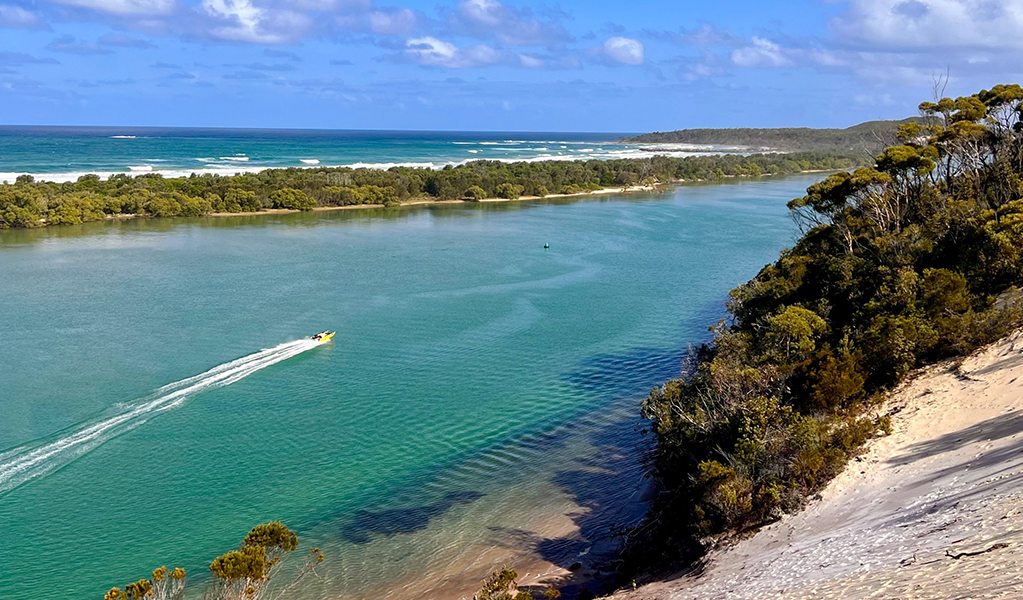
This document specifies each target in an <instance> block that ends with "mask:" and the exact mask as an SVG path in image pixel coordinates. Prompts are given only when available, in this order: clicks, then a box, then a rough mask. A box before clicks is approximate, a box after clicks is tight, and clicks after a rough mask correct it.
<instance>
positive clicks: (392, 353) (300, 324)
mask: <svg viewBox="0 0 1023 600" xmlns="http://www.w3.org/2000/svg"><path fill="white" fill-rule="evenodd" d="M816 179H817V178H809V177H797V178H790V179H784V180H775V181H771V180H764V181H761V182H748V183H741V184H729V185H716V186H700V187H695V186H694V187H680V188H677V189H675V190H672V191H669V192H666V193H660V194H650V195H645V196H642V195H632V196H628V197H606V198H602V199H586V200H583V201H574V202H561V203H556V202H549V203H522V204H503V205H475V206H468V205H467V206H454V207H451V206H444V207H436V208H431V209H403V210H394V211H383V210H381V211H377V212H363V211H341V212H329V213H316V214H302V215H286V216H277V217H238V218H225V219H203V220H149V221H144V220H139V221H128V222H119V223H99V224H90V225H86V226H81V227H61V228H51V229H47V230H38V231H7V232H2V233H0V449H6V450H7V452H6V453H3V454H0V531H3V533H4V542H3V544H0V564H2V565H3V568H2V569H0V597H2V598H4V599H5V600H29V599H31V600H47V599H51V598H52V599H65V598H100V597H101V596H102V594H103V592H104V591H105V590H106V589H108V588H109V587H111V586H112V585H115V584H120V585H123V584H124V583H126V582H128V581H132V580H135V579H138V578H139V577H142V576H144V575H146V573H147V572H148V571H149V570H151V569H152V568H153V567H155V566H159V565H162V564H168V565H180V566H183V567H185V568H186V569H188V570H189V572H190V573H193V574H194V576H193V582H192V583H193V584H199V585H193V586H192V587H193V589H196V590H197V589H200V587H201V583H202V580H203V577H204V575H203V574H204V571H205V567H206V565H208V563H209V560H210V559H211V558H212V557H214V556H216V555H217V554H220V553H222V552H224V551H226V550H229V549H231V548H233V547H235V546H236V544H237V543H238V541H239V540H240V539H241V537H243V536H244V534H245V532H246V531H247V530H248V529H249V528H250V527H251V526H252V525H253V524H255V523H258V522H262V521H266V520H270V519H281V520H283V521H285V522H286V523H287V524H289V525H291V526H293V527H294V528H295V529H296V530H297V531H298V532H299V536H300V539H301V540H302V541H303V542H308V543H311V544H315V545H318V546H321V547H322V548H323V549H324V551H325V553H326V555H327V560H326V562H325V564H324V566H323V567H322V569H321V574H322V575H323V578H322V579H321V580H310V583H309V584H308V585H306V586H305V587H304V589H303V590H302V592H301V594H300V596H302V597H308V598H323V597H351V598H360V597H363V598H364V597H374V598H379V597H386V596H388V595H394V596H395V597H397V596H400V593H401V592H400V590H402V589H407V586H409V585H410V584H409V582H410V581H415V580H416V578H417V577H419V576H422V575H423V574H430V573H440V572H444V573H446V574H447V575H449V576H451V577H455V578H457V577H458V575H459V574H460V573H469V572H470V571H472V576H473V577H475V576H476V571H473V569H476V570H479V569H480V568H482V567H481V566H480V565H476V566H474V567H470V566H468V565H469V563H471V562H472V559H473V558H474V557H475V556H476V555H477V554H478V553H479V552H482V551H484V550H486V549H490V548H494V547H501V548H508V549H509V551H510V552H512V553H513V556H514V557H517V559H519V558H523V557H525V556H526V555H528V554H530V553H540V554H543V555H544V556H546V557H547V558H549V559H551V560H554V561H555V562H564V563H566V564H569V563H570V562H574V561H575V560H578V558H577V557H578V556H580V555H583V556H585V555H586V553H587V552H588V551H589V550H590V549H591V547H592V545H593V543H594V542H595V541H597V540H598V539H599V538H601V536H603V535H604V534H605V533H606V528H607V526H608V525H610V524H611V523H622V522H627V521H629V520H630V519H634V518H635V517H636V513H635V510H634V507H635V502H632V503H631V505H630V503H629V502H628V501H627V500H628V498H630V497H631V498H633V499H634V498H635V496H634V495H635V494H636V492H637V489H639V488H640V487H641V484H642V471H641V469H640V467H639V463H638V461H637V458H636V457H637V453H638V448H637V447H638V445H639V444H640V442H641V437H642V436H641V434H640V433H639V431H638V402H637V400H638V399H639V398H641V397H642V396H643V395H644V394H645V392H646V391H647V390H648V389H649V388H650V387H651V386H653V385H655V384H656V383H658V382H659V381H661V380H663V379H664V378H666V377H670V376H671V375H672V374H674V373H676V372H677V370H678V360H679V358H680V356H681V354H682V352H683V349H684V346H685V344H686V343H687V342H697V341H700V340H703V339H706V337H707V335H708V334H707V326H708V325H709V324H712V323H713V322H714V321H715V320H716V319H717V318H719V317H720V316H722V315H723V307H722V304H723V301H724V299H725V295H726V293H727V291H728V289H729V288H731V287H733V286H734V285H736V284H737V283H739V282H741V281H744V280H746V279H748V278H749V277H751V276H752V275H754V274H755V273H756V272H757V271H758V270H759V269H760V268H761V267H762V266H763V265H764V264H765V263H767V262H769V261H771V260H772V259H773V258H774V257H776V255H777V252H778V250H779V249H781V248H783V247H785V246H788V245H790V244H791V243H792V242H793V240H794V235H795V230H794V226H793V224H792V223H791V221H790V220H789V217H788V215H787V211H786V209H785V202H786V201H787V200H789V199H791V198H793V197H795V196H797V195H801V194H802V193H803V190H804V189H805V188H806V186H807V185H809V184H810V183H812V182H813V181H815V180H816ZM545 242H546V243H550V249H549V250H544V247H543V246H544V243H545ZM323 329H332V330H333V329H337V330H338V337H337V340H336V342H335V343H333V344H328V345H323V346H318V347H314V348H311V349H306V348H305V347H300V345H292V346H282V344H286V343H288V342H292V341H294V340H298V339H300V338H302V337H303V336H308V335H310V334H312V333H315V332H317V331H321V330H323ZM274 348H276V349H275V350H271V351H269V352H267V353H265V354H263V355H259V356H256V357H254V358H252V357H250V358H248V359H245V360H243V361H242V362H240V363H232V364H228V363H231V361H235V360H237V359H240V358H242V357H246V356H250V355H252V354H253V353H256V352H258V351H260V350H262V349H274ZM286 354H293V356H291V357H290V358H286V359H283V358H284V356H285V355H286ZM223 365H227V366H223ZM218 366H221V367H220V370H219V371H214V372H213V373H212V374H209V375H206V376H204V377H203V378H199V379H192V380H188V378H190V377H194V376H196V375H199V374H200V373H204V372H207V371H209V370H210V369H214V368H217V367H218ZM235 375H238V376H240V375H247V376H246V377H244V378H237V377H235ZM218 378H219V379H218ZM183 380H187V381H184V382H183ZM176 382H183V383H177V384H176V386H172V387H171V388H167V389H163V390H160V388H162V387H163V386H167V385H168V384H175V383H176ZM108 425H109V427H107V426H108ZM90 427H92V428H93V429H90ZM96 427H98V429H97V428H96ZM90 432H91V433H90ZM93 434H95V435H93ZM83 436H84V437H83ZM90 436H91V437H90ZM0 452H3V450H0ZM5 469H6V470H5ZM5 482H6V483H5ZM630 506H631V507H632V508H630ZM573 507H576V508H579V507H583V508H584V509H586V510H582V511H579V510H577V511H576V512H575V513H574V515H575V516H574V518H575V519H576V523H577V525H578V526H579V527H580V528H581V530H582V531H581V533H580V534H577V535H574V536H570V537H569V538H565V539H545V538H543V536H542V535H540V536H537V535H534V534H530V533H529V532H530V531H531V530H530V526H531V525H533V524H535V523H536V522H537V520H538V519H540V520H542V518H543V516H544V515H549V514H557V513H559V512H563V511H566V510H568V511H570V510H572V508H573ZM598 507H599V509H598ZM534 530H535V528H534ZM602 532H603V533H602ZM495 556H496V555H495ZM495 560H497V558H495ZM484 562H485V561H484ZM486 566H500V565H486ZM438 577H439V576H438Z"/></svg>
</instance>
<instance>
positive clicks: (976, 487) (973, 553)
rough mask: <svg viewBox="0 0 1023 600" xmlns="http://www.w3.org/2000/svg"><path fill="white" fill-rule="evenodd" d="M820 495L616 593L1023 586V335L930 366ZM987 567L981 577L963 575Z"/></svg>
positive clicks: (943, 591)
mask: <svg viewBox="0 0 1023 600" xmlns="http://www.w3.org/2000/svg"><path fill="white" fill-rule="evenodd" d="M882 411H883V412H884V413H885V414H887V415H889V416H890V417H891V419H892V433H891V434H890V435H887V436H884V437H879V438H876V439H874V440H872V441H871V442H870V443H869V444H868V445H867V447H866V448H865V452H864V453H863V454H862V455H860V456H858V457H856V458H854V459H853V460H851V461H850V462H849V464H848V465H847V466H846V468H845V470H844V471H843V472H842V473H841V474H839V475H838V476H837V477H836V478H835V479H834V480H833V481H832V482H831V483H830V484H829V485H828V486H827V487H826V488H825V489H824V490H822V491H821V493H820V495H819V497H818V499H817V500H816V501H814V502H813V503H811V504H810V505H809V506H807V507H806V508H805V509H803V510H802V511H800V512H798V513H794V514H790V515H786V516H785V517H784V518H783V519H782V520H781V521H778V522H776V523H773V524H771V525H768V526H766V527H764V528H763V529H761V530H760V531H759V532H757V533H755V534H753V535H752V536H750V537H747V538H745V539H743V540H741V541H739V542H737V543H735V544H734V545H730V546H727V547H724V548H721V549H718V550H714V551H712V552H711V553H710V554H709V555H708V556H707V557H706V559H705V561H704V562H703V563H702V567H703V568H701V569H698V571H699V574H697V575H686V574H678V575H675V576H674V577H666V578H662V579H661V580H659V581H655V582H651V583H649V584H647V585H645V586H642V587H640V588H639V589H637V590H635V591H633V590H629V591H620V592H618V593H616V594H613V595H612V596H610V597H612V598H615V599H617V600H660V599H663V598H685V599H686V600H712V599H713V600H716V599H717V598H722V597H728V598H736V599H739V600H744V599H748V600H754V599H757V600H759V599H760V598H779V599H782V598H786V599H787V598H792V599H795V598H829V599H835V600H854V599H860V598H865V597H873V596H874V595H877V594H881V593H883V594H884V597H890V598H909V597H912V598H918V599H924V598H927V599H934V600H938V599H939V598H951V597H974V598H977V597H983V598H1003V597H1004V598H1009V597H1015V595H1014V594H1013V592H1012V590H1013V589H1015V588H1017V587H1018V586H1020V585H1023V567H1021V566H1020V564H1021V562H1020V561H1021V559H1023V511H1020V510H1019V503H1020V501H1021V500H1023V477H1020V475H1021V474H1023V330H1017V331H1016V332H1014V333H1013V334H1011V335H1009V336H1007V337H1006V338H1004V339H1002V340H1000V341H998V342H995V343H993V344H991V345H989V346H986V347H984V348H981V349H980V350H978V351H977V352H974V353H973V354H971V355H969V356H968V357H966V358H964V359H961V360H957V359H951V360H947V361H944V362H942V363H940V364H937V365H933V366H930V367H925V368H923V369H921V370H920V371H918V372H917V373H916V374H915V375H913V376H912V377H911V378H910V379H909V380H907V382H906V383H904V384H903V385H902V386H900V387H899V388H898V390H897V391H896V392H895V393H894V394H893V395H892V397H891V398H890V400H889V401H888V402H887V403H886V405H885V406H884V407H883V409H882ZM963 570H969V571H968V572H969V573H977V574H979V573H984V574H985V575H984V576H983V577H979V576H978V577H970V578H969V579H966V578H964V577H962V575H965V574H966V572H962V571H963Z"/></svg>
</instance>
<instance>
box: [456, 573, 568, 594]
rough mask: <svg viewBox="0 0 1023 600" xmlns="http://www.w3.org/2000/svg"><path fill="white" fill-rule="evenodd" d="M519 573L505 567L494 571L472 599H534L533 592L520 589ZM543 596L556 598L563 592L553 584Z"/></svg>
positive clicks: (546, 589)
mask: <svg viewBox="0 0 1023 600" xmlns="http://www.w3.org/2000/svg"><path fill="white" fill-rule="evenodd" d="M518 577H519V574H518V573H516V572H515V571H513V570H511V569H508V568H504V569H501V570H500V571H494V572H493V573H491V574H490V575H488V576H487V578H486V579H484V580H483V585H482V586H480V589H479V591H478V592H476V593H475V594H474V595H473V597H472V600H533V597H534V596H533V594H531V593H529V592H527V591H524V590H520V589H519V587H518V583H517V582H516V580H517V579H518ZM543 597H544V598H546V599H547V600H556V599H557V598H560V597H561V592H560V591H559V590H558V589H557V588H555V587H552V586H547V587H545V588H543Z"/></svg>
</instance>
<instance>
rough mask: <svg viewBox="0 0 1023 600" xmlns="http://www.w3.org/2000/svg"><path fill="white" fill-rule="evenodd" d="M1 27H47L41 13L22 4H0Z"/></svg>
mask: <svg viewBox="0 0 1023 600" xmlns="http://www.w3.org/2000/svg"><path fill="white" fill-rule="evenodd" d="M0 27H5V28H9V29H46V27H47V25H46V23H45V22H44V21H43V20H42V18H40V17H39V15H37V14H35V13H33V12H29V11H27V10H25V9H24V8H22V7H20V6H11V5H8V4H0Z"/></svg>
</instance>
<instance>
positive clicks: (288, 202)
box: [270, 188, 316, 210]
mask: <svg viewBox="0 0 1023 600" xmlns="http://www.w3.org/2000/svg"><path fill="white" fill-rule="evenodd" d="M270 202H271V203H272V206H273V208H287V209H290V210H312V209H313V207H315V206H316V201H315V200H313V199H312V198H310V197H309V196H307V195H306V193H305V192H303V191H302V190H297V189H295V188H284V189H280V190H277V191H275V192H272V193H271V194H270Z"/></svg>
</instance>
